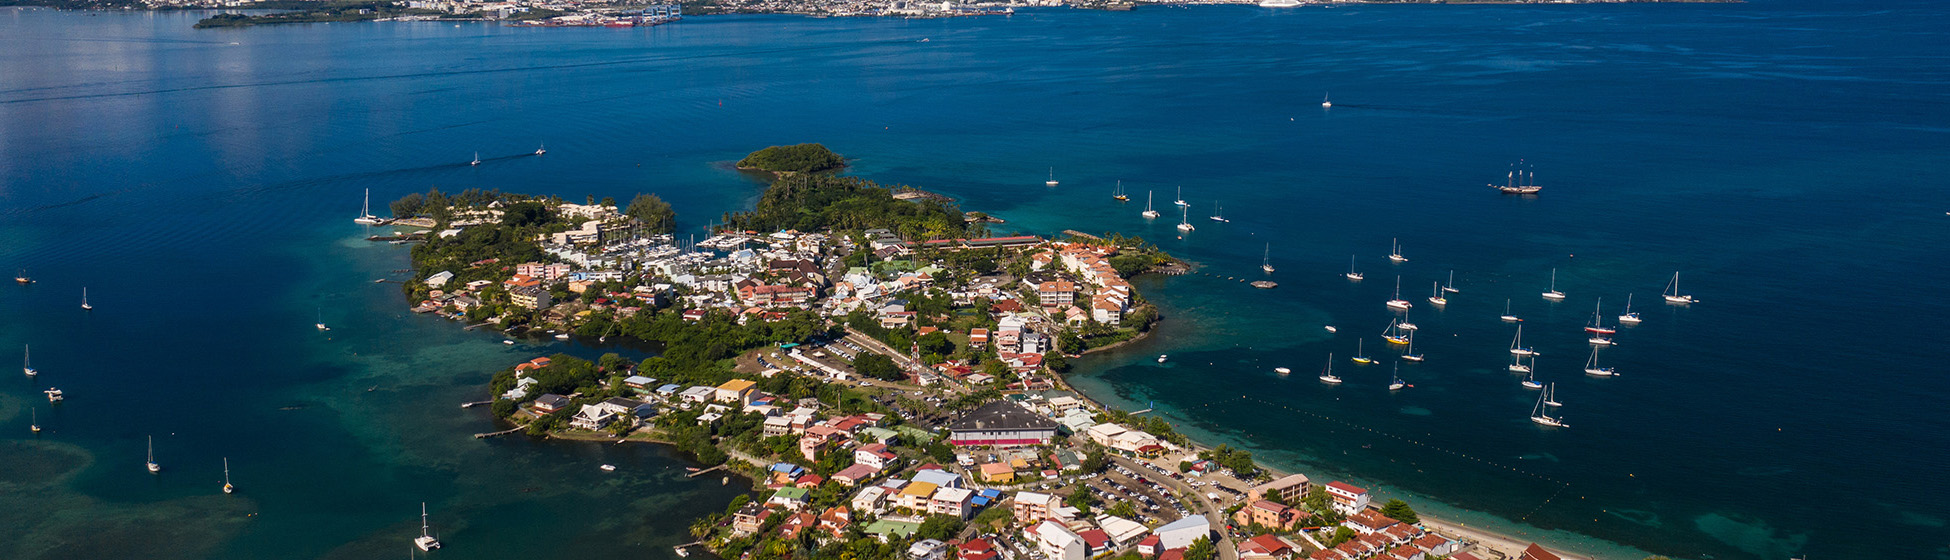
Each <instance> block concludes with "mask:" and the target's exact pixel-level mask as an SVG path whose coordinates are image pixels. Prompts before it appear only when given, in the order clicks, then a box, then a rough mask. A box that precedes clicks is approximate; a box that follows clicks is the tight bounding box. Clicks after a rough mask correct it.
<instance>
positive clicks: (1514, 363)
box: [1509, 356, 1530, 373]
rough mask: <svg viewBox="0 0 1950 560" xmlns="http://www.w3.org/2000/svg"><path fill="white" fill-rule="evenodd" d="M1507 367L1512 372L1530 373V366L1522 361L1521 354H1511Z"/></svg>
mask: <svg viewBox="0 0 1950 560" xmlns="http://www.w3.org/2000/svg"><path fill="white" fill-rule="evenodd" d="M1509 369H1510V371H1511V372H1513V373H1530V366H1529V365H1525V364H1524V363H1523V356H1511V357H1510V366H1509Z"/></svg>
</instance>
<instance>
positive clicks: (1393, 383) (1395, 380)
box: [1388, 362, 1408, 391]
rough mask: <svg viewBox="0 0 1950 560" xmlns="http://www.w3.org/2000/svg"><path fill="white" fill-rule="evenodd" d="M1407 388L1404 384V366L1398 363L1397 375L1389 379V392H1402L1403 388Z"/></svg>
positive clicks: (1396, 366)
mask: <svg viewBox="0 0 1950 560" xmlns="http://www.w3.org/2000/svg"><path fill="white" fill-rule="evenodd" d="M1407 386H1408V384H1407V383H1403V382H1402V364H1401V362H1396V363H1395V374H1394V376H1393V377H1389V378H1388V390H1390V391H1400V390H1402V388H1403V387H1407Z"/></svg>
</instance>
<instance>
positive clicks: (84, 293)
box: [81, 286, 95, 311]
mask: <svg viewBox="0 0 1950 560" xmlns="http://www.w3.org/2000/svg"><path fill="white" fill-rule="evenodd" d="M81 310H82V311H94V310H95V306H93V305H89V304H88V287H87V286H82V287H81Z"/></svg>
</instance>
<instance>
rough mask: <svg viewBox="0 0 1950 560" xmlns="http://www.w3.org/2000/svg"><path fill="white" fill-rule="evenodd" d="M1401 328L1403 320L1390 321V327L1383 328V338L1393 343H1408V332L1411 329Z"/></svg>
mask: <svg viewBox="0 0 1950 560" xmlns="http://www.w3.org/2000/svg"><path fill="white" fill-rule="evenodd" d="M1400 329H1401V321H1399V320H1390V321H1388V328H1385V329H1382V330H1381V339H1382V340H1386V341H1388V342H1389V343H1391V344H1408V332H1410V331H1402V330H1400Z"/></svg>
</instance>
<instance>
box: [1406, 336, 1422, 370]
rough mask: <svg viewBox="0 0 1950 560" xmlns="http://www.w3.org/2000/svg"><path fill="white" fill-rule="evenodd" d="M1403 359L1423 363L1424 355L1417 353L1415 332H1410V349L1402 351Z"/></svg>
mask: <svg viewBox="0 0 1950 560" xmlns="http://www.w3.org/2000/svg"><path fill="white" fill-rule="evenodd" d="M1402 359H1404V360H1408V361H1411V362H1418V363H1419V362H1421V361H1422V355H1421V354H1417V353H1415V331H1408V348H1407V349H1404V350H1402Z"/></svg>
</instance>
